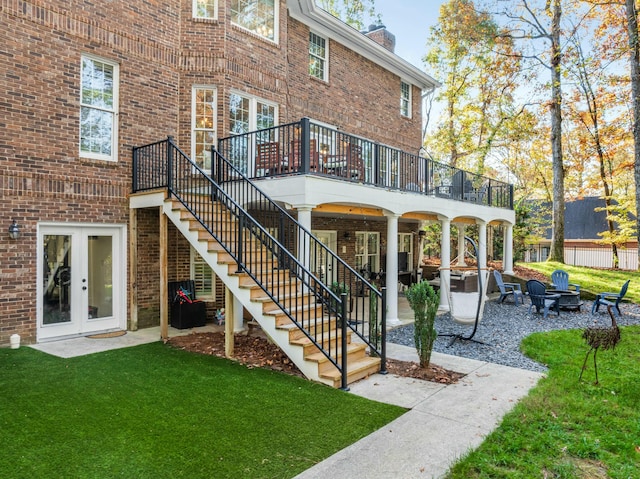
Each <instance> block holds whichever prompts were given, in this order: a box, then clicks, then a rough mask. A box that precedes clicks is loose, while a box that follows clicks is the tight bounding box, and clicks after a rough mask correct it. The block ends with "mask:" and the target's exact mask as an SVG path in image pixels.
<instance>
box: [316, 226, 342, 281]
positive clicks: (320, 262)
mask: <svg viewBox="0 0 640 479" xmlns="http://www.w3.org/2000/svg"><path fill="white" fill-rule="evenodd" d="M312 233H313V234H314V235H315V236H316V237H317V238H318V239H319V240H320V242H321V243H322V244H324V245H325V246H326V247H327V248H329V249H330V250H331V251H333V252H336V250H337V244H338V232H337V231H320V230H317V231H316V230H314V231H313V232H312ZM310 263H311V271H313V272H315V273H316V275H317V276H318V278H319V279H320V280H321V281H322V282H324V283H325V284H331V283H332V282H334V281H335V280H336V273H337V271H334V267H333V262H332V261H329V260H328V258H327V255H326V252H325V250H323V249H320V248H318V250H317V253H316V254H312V255H311V258H310Z"/></svg>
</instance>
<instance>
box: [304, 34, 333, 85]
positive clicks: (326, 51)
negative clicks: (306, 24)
mask: <svg viewBox="0 0 640 479" xmlns="http://www.w3.org/2000/svg"><path fill="white" fill-rule="evenodd" d="M311 34H314V35H316V36H317V37H319V38H322V39H323V40H324V58H322V60H324V72H323V73H324V74H323V77H322V78H319V77H317V76H315V75H311V73H309V76H310V77H312V78H316V79H318V80H322V81H325V82H328V81H329V39H328V38H327V37H325V36H324V35H321V34H319V33H318V32H315V31H313V30H310V31H309V35H311ZM309 43H311V38H309ZM308 53H309V55H311V52H308ZM314 56H315V55H314ZM318 58H320V57H318Z"/></svg>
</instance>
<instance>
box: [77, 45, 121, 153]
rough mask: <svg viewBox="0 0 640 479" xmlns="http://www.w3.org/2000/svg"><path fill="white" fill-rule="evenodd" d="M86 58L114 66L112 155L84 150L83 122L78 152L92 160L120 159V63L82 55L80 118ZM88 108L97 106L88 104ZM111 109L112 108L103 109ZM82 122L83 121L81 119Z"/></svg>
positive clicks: (82, 106)
mask: <svg viewBox="0 0 640 479" xmlns="http://www.w3.org/2000/svg"><path fill="white" fill-rule="evenodd" d="M84 58H87V59H90V60H92V61H96V62H100V63H105V64H107V65H111V66H112V67H113V110H111V113H112V115H113V131H112V132H111V155H101V154H99V153H91V152H88V151H83V150H82V124H80V125H79V129H78V152H79V155H80V158H88V159H92V160H105V161H118V120H119V117H120V115H119V106H120V101H119V97H120V65H119V64H118V63H116V62H114V61H111V60H107V59H105V58H102V57H99V56H96V55H92V54H90V53H83V54H82V55H81V56H80V92H79V98H78V102H79V103H80V109H79V110H78V114H79V115H80V116H79V117H78V118H79V119H80V118H81V115H82V108H84V105H83V104H82V60H83V59H84ZM87 107H88V108H95V107H91V106H88V105H87ZM103 111H110V110H103ZM80 123H82V122H81V121H80Z"/></svg>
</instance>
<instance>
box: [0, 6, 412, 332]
mask: <svg viewBox="0 0 640 479" xmlns="http://www.w3.org/2000/svg"><path fill="white" fill-rule="evenodd" d="M227 4H228V2H224V1H221V2H220V9H219V18H220V19H219V20H218V21H201V20H193V19H192V18H191V5H192V2H191V0H181V1H178V0H174V1H172V2H167V1H159V0H147V1H145V2H125V1H118V0H112V1H108V2H107V1H98V2H88V1H86V0H24V1H23V0H4V1H3V3H2V9H1V10H0V44H1V45H3V52H5V54H3V55H0V73H1V74H0V91H2V92H3V93H4V95H3V101H2V102H1V103H0V129H1V131H2V132H3V133H4V135H3V137H2V140H1V141H0V218H2V219H3V221H4V223H2V222H0V278H1V279H2V288H0V344H4V343H7V342H8V338H9V336H10V335H11V334H13V333H16V332H17V333H19V334H21V335H22V336H23V340H24V341H25V342H32V341H34V340H35V330H36V324H35V323H36V298H37V294H38V291H37V285H36V277H37V271H36V259H37V251H36V249H37V227H38V224H40V223H42V222H50V223H66V222H73V223H100V224H127V223H128V214H129V212H128V194H129V192H130V190H131V148H132V147H133V146H140V145H144V144H146V143H150V142H154V141H157V140H160V139H163V138H165V137H166V136H167V135H174V136H175V137H176V138H177V139H178V142H179V144H180V146H181V147H182V148H183V149H185V151H187V152H189V147H190V133H191V124H190V122H191V110H190V108H191V88H192V86H193V85H194V84H204V85H213V86H216V87H217V89H218V136H219V137H222V136H226V132H227V131H228V124H227V116H228V115H227V111H228V103H229V94H230V92H231V90H232V89H235V90H239V91H242V92H245V93H247V94H251V95H255V96H258V97H260V98H264V99H266V100H270V101H273V102H275V103H277V104H278V105H279V112H280V122H281V123H285V122H288V121H293V120H297V119H299V118H301V117H304V116H309V117H312V118H314V119H317V120H320V121H324V122H327V123H331V124H334V125H336V126H339V127H340V128H342V129H343V130H345V131H347V132H350V133H355V134H360V135H362V136H365V137H368V138H371V139H373V140H377V141H380V142H382V143H388V144H391V145H395V146H399V147H402V148H405V149H408V150H410V151H415V150H417V146H419V144H420V130H421V122H420V118H419V115H418V113H417V112H419V99H420V95H419V92H418V91H417V90H416V91H414V94H413V99H414V105H413V110H414V113H415V114H414V118H413V119H410V120H409V119H405V118H402V117H401V116H400V113H399V95H400V90H399V89H400V78H398V77H396V76H395V75H392V74H390V73H388V72H385V71H383V69H381V68H380V67H378V66H376V65H374V64H373V63H371V62H369V61H367V60H365V59H363V58H362V57H360V56H358V55H356V54H355V53H353V52H349V51H347V50H346V49H345V48H344V47H343V46H341V45H339V44H337V43H336V42H333V41H331V42H330V80H329V82H328V83H325V82H321V81H316V80H313V79H311V78H310V77H309V75H308V71H307V68H308V58H307V51H308V43H307V42H308V32H309V30H308V28H307V27H306V26H304V25H303V24H301V23H299V22H297V21H295V20H292V19H289V18H288V17H287V10H286V3H285V2H280V8H281V10H280V19H281V21H280V32H279V33H280V35H279V42H278V43H273V42H269V41H265V40H263V39H261V38H258V37H257V36H255V35H251V34H248V33H247V32H245V31H243V30H242V29H240V28H237V27H234V26H232V25H231V24H230V22H229V11H228V8H227ZM85 53H87V54H92V55H96V56H98V57H101V58H104V59H105V60H110V61H114V62H117V63H118V64H119V65H120V83H119V95H120V98H119V117H118V137H119V146H118V161H116V162H106V161H95V160H86V159H81V158H79V154H78V142H79V91H80V85H79V82H80V59H81V55H82V54H85ZM363 79H365V80H366V81H363ZM14 217H15V218H16V219H17V220H18V222H19V224H20V226H21V231H22V236H21V239H20V240H19V241H10V240H9V239H8V238H7V235H6V230H7V229H8V227H9V224H10V220H11V218H14ZM139 221H140V222H141V230H142V231H143V237H141V238H140V244H141V245H144V246H143V247H142V248H141V250H140V251H139V255H138V256H139V258H140V264H139V265H138V268H139V271H140V274H139V277H138V280H139V284H138V293H139V305H140V311H139V314H138V317H139V324H145V323H149V324H153V322H154V321H156V320H157V318H158V312H159V303H158V301H159V296H158V287H157V286H158V285H157V277H158V276H157V275H158V263H157V261H158V260H157V255H156V250H155V248H157V227H156V226H155V225H156V224H157V212H156V211H155V210H153V211H145V212H144V213H142V214H141V218H140V220H139ZM383 229H384V228H383ZM3 230H4V233H2V231H3ZM144 235H146V236H144ZM175 242H177V240H176V241H175ZM177 248H178V249H177V250H176V256H175V259H174V265H175V270H174V273H175V274H178V273H183V268H184V267H185V266H184V263H183V258H184V250H185V249H186V248H184V247H183V246H178V247H177ZM178 250H179V251H180V253H179V254H178V252H177V251H178ZM187 253H188V250H187ZM187 259H188V258H187ZM187 265H188V263H187Z"/></svg>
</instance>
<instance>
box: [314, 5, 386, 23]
mask: <svg viewBox="0 0 640 479" xmlns="http://www.w3.org/2000/svg"><path fill="white" fill-rule="evenodd" d="M316 5H318V7H320V8H322V9H323V10H325V11H327V12H329V13H330V14H331V15H333V16H334V17H337V18H339V19H341V20H342V21H344V22H345V23H347V24H348V25H351V26H352V27H354V28H357V29H358V30H362V29H363V27H364V20H365V18H374V17H375V16H376V13H375V0H316Z"/></svg>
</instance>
